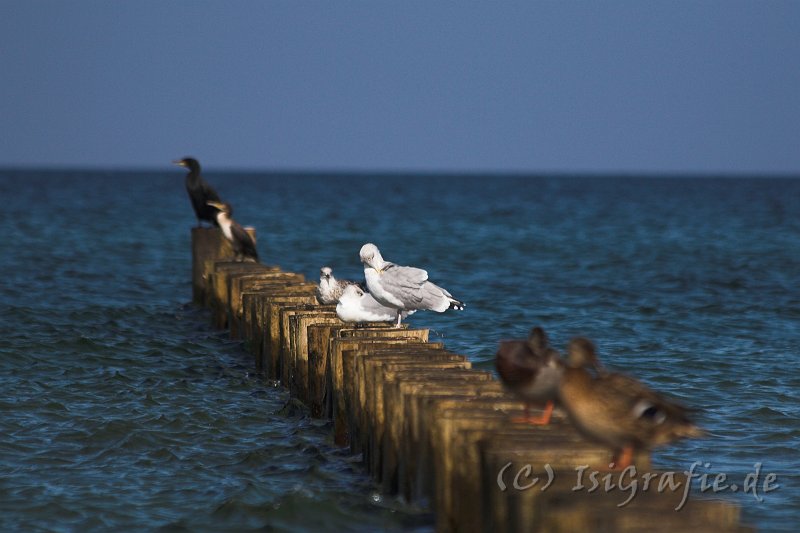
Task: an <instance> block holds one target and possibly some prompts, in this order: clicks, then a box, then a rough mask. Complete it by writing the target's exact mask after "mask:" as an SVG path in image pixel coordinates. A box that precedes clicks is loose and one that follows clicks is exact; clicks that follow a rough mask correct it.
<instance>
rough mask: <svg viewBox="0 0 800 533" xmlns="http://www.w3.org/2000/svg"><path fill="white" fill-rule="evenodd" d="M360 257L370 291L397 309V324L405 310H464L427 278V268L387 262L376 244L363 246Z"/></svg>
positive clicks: (441, 311)
mask: <svg viewBox="0 0 800 533" xmlns="http://www.w3.org/2000/svg"><path fill="white" fill-rule="evenodd" d="M359 256H360V257H361V262H362V263H364V277H365V278H366V280H367V289H369V292H370V294H372V296H373V297H374V298H375V299H376V300H377V301H378V302H380V303H381V304H383V305H385V306H387V307H391V308H393V309H396V310H397V322H396V324H395V326H396V327H398V328H399V327H400V321H401V320H402V312H403V311H419V310H424V309H428V310H431V311H436V312H437V313H443V312H445V311H447V310H448V309H459V310H461V309H464V303H463V302H460V301H459V300H456V299H455V298H453V296H452V295H451V294H450V293H449V292H447V291H446V290H444V289H443V288H441V287H439V286H438V285H434V284H433V283H431V282H430V281H428V273H427V272H426V271H425V270H422V269H421V268H415V267H409V266H398V265H396V264H394V263H391V262H389V261H384V259H383V257H382V256H381V252H380V250H378V247H377V246H375V245H374V244H372V243H367V244H365V245H364V246H362V247H361V251H360V252H359Z"/></svg>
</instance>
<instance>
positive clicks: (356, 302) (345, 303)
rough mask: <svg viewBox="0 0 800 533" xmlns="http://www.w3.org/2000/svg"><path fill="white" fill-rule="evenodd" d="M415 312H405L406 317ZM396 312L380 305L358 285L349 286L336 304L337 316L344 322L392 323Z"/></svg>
mask: <svg viewBox="0 0 800 533" xmlns="http://www.w3.org/2000/svg"><path fill="white" fill-rule="evenodd" d="M413 312H414V311H410V312H407V311H403V317H406V316H408V315H410V314H411V313H413ZM396 313H397V312H396V311H395V310H394V309H392V308H391V307H386V306H385V305H382V304H380V303H378V301H377V300H375V298H373V297H372V295H371V294H370V293H368V292H364V291H363V290H361V287H359V286H358V285H356V284H350V285H347V286H346V287H345V289H344V292H343V293H342V295H341V296H340V297H339V302H338V303H337V304H336V316H338V317H339V318H340V319H341V320H342V321H343V322H356V323H361V322H390V321H392V320H394V318H395V315H396Z"/></svg>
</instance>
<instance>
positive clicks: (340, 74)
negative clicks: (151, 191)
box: [0, 0, 800, 175]
mask: <svg viewBox="0 0 800 533" xmlns="http://www.w3.org/2000/svg"><path fill="white" fill-rule="evenodd" d="M0 124H2V127H1V128H0V167H60V166H66V167H90V168H95V167H98V168H153V169H156V168H163V167H166V166H168V165H169V164H170V161H172V160H173V159H176V158H179V157H182V156H185V155H193V156H195V157H197V158H198V159H199V160H200V161H201V162H202V163H203V165H204V167H206V168H216V169H247V170H297V171H305V170H312V171H313V170H322V171H325V170H330V171H348V170H357V171H381V170H382V171H434V172H437V171H444V172H488V171H494V172H515V173H516V172H531V173H554V172H565V173H584V172H585V173H614V172H622V173H714V174H720V173H742V174H753V173H755V174H797V175H800V2H798V1H772V0H766V1H755V0H753V1H746V2H743V1H738V0H724V1H711V0H707V1H703V0H693V1H667V2H662V1H645V0H631V1H612V0H609V1H596V0H592V1H588V0H587V1H570V0H558V1H555V0H554V1H538V0H527V1H513V0H508V1H503V2H473V1H464V2H434V1H416V0H410V1H403V2H387V1H369V2H366V1H364V2H361V1H358V2H356V1H331V0H326V1H303V0H298V1H294V0H293V1H288V0H287V1H268V0H262V1H249V0H227V1H225V2H222V1H215V2H211V1H201V0H193V1H180V0H137V1H127V0H126V1H120V0H96V1H95V0H93V1H88V0H73V1H63V0H0Z"/></svg>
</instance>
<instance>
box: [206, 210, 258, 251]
mask: <svg viewBox="0 0 800 533" xmlns="http://www.w3.org/2000/svg"><path fill="white" fill-rule="evenodd" d="M208 205H209V206H211V207H212V208H213V209H214V210H215V212H216V221H217V224H218V225H219V227H220V229H221V230H222V234H223V235H225V238H226V239H228V241H229V242H230V243H231V247H233V259H234V261H244V262H250V263H258V251H257V250H256V243H255V241H253V238H252V237H251V236H250V234H249V233H247V232H246V231H245V230H244V228H243V227H242V226H241V225H240V224H239V223H238V222H236V221H235V220H234V219H233V218H232V215H233V207H231V204H229V203H225V202H208Z"/></svg>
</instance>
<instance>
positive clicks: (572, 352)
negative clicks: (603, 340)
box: [567, 337, 603, 372]
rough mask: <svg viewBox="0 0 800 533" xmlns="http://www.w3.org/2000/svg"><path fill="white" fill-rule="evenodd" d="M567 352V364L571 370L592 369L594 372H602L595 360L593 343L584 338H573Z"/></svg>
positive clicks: (601, 367) (597, 361)
mask: <svg viewBox="0 0 800 533" xmlns="http://www.w3.org/2000/svg"><path fill="white" fill-rule="evenodd" d="M567 352H568V356H567V362H568V363H569V366H571V367H572V368H593V369H594V370H595V371H596V372H602V371H603V366H602V365H601V364H600V361H599V360H598V359H597V350H596V349H595V347H594V343H593V342H592V341H590V340H589V339H587V338H586V337H575V338H574V339H572V340H571V341H569V346H568V347H567Z"/></svg>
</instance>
